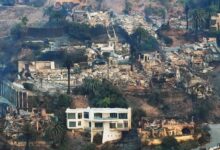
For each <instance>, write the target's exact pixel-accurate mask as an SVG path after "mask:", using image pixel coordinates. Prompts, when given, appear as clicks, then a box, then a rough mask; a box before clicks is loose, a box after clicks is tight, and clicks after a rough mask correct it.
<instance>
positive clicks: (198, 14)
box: [192, 9, 206, 40]
mask: <svg viewBox="0 0 220 150" xmlns="http://www.w3.org/2000/svg"><path fill="white" fill-rule="evenodd" d="M205 18H206V17H205V11H204V10H203V9H195V10H194V11H193V12H192V23H193V29H194V31H195V36H196V40H198V31H199V29H200V28H203V27H204V23H205Z"/></svg>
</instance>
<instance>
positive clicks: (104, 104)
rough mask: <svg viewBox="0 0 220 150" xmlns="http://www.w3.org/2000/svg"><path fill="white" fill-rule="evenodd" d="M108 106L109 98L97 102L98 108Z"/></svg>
mask: <svg viewBox="0 0 220 150" xmlns="http://www.w3.org/2000/svg"><path fill="white" fill-rule="evenodd" d="M110 104H111V99H110V98H109V97H105V98H104V99H103V100H100V101H99V102H98V106H99V107H104V108H107V107H109V106H110Z"/></svg>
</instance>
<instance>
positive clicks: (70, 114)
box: [67, 113, 76, 119]
mask: <svg viewBox="0 0 220 150" xmlns="http://www.w3.org/2000/svg"><path fill="white" fill-rule="evenodd" d="M67 117H68V119H76V114H75V113H68V114H67Z"/></svg>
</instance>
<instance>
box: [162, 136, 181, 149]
mask: <svg viewBox="0 0 220 150" xmlns="http://www.w3.org/2000/svg"><path fill="white" fill-rule="evenodd" d="M161 148H162V150H180V145H179V143H178V142H177V140H176V139H175V138H174V137H173V136H168V137H164V138H163V139H162V143H161Z"/></svg>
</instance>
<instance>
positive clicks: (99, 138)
mask: <svg viewBox="0 0 220 150" xmlns="http://www.w3.org/2000/svg"><path fill="white" fill-rule="evenodd" d="M93 142H94V143H95V144H97V145H100V144H102V135H101V134H99V133H97V134H96V135H95V136H94V137H93Z"/></svg>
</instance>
